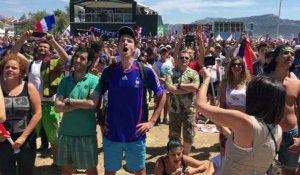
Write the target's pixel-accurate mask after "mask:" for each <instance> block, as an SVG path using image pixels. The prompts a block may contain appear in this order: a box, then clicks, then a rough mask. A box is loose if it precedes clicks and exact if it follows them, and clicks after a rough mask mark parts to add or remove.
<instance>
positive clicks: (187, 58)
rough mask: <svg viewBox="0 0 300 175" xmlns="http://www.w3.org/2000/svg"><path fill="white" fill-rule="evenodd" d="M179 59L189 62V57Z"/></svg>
mask: <svg viewBox="0 0 300 175" xmlns="http://www.w3.org/2000/svg"><path fill="white" fill-rule="evenodd" d="M180 59H182V60H189V59H190V58H189V57H180Z"/></svg>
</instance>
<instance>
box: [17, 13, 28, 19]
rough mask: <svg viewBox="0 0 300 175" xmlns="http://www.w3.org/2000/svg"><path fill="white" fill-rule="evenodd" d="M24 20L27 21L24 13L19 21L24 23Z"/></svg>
mask: <svg viewBox="0 0 300 175" xmlns="http://www.w3.org/2000/svg"><path fill="white" fill-rule="evenodd" d="M25 19H27V17H26V14H25V13H24V14H23V15H22V16H21V17H20V18H19V21H24V20H25Z"/></svg>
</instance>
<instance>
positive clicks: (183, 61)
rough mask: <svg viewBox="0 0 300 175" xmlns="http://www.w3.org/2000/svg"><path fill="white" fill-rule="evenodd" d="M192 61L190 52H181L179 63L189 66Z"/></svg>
mask: <svg viewBox="0 0 300 175" xmlns="http://www.w3.org/2000/svg"><path fill="white" fill-rule="evenodd" d="M189 63H190V55H189V53H181V54H180V57H179V65H182V66H188V65H189Z"/></svg>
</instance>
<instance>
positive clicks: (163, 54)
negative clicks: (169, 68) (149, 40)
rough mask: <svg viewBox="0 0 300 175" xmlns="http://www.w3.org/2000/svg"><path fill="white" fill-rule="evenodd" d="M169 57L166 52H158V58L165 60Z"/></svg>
mask: <svg viewBox="0 0 300 175" xmlns="http://www.w3.org/2000/svg"><path fill="white" fill-rule="evenodd" d="M168 57H169V53H168V52H162V53H160V58H161V59H162V60H166V59H167V58H168Z"/></svg>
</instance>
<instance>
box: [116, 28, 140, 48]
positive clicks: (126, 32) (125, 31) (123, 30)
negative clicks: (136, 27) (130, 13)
mask: <svg viewBox="0 0 300 175" xmlns="http://www.w3.org/2000/svg"><path fill="white" fill-rule="evenodd" d="M123 35H129V36H131V37H132V38H133V40H134V44H135V43H136V41H135V34H134V31H133V30H132V29H131V28H130V27H128V26H123V27H121V28H120V29H119V32H118V39H119V41H120V38H121V37H122V36H123Z"/></svg>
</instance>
